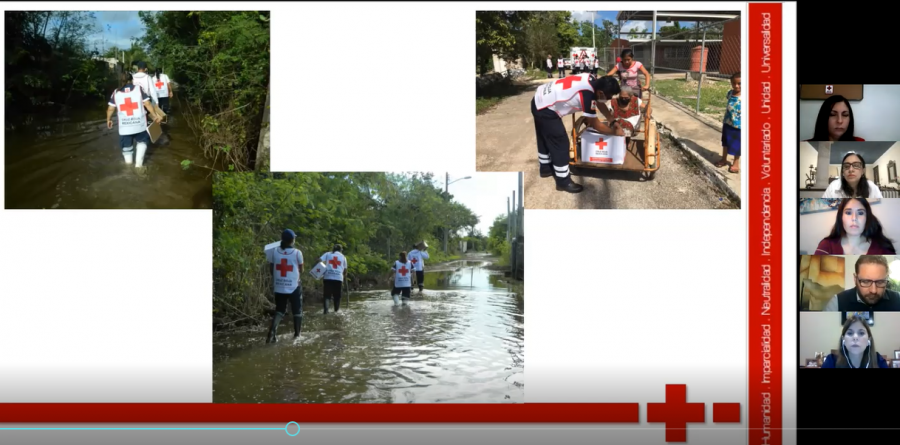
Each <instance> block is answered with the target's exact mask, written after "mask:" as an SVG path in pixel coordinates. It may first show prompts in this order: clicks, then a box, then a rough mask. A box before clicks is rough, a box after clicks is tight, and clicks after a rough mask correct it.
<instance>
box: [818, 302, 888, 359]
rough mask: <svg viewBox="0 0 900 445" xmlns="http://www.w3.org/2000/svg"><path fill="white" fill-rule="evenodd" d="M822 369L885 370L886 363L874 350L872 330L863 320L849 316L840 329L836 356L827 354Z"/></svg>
mask: <svg viewBox="0 0 900 445" xmlns="http://www.w3.org/2000/svg"><path fill="white" fill-rule="evenodd" d="M822 367H823V368H887V367H888V365H887V361H886V360H885V359H884V358H883V357H882V356H881V354H879V353H878V351H877V350H875V340H874V339H873V338H872V330H871V329H869V323H867V322H866V320H865V319H864V318H861V317H857V316H856V315H851V316H849V317H847V321H845V322H844V327H843V329H841V341H840V344H838V353H837V354H828V355H827V356H826V357H825V360H824V361H823V362H822Z"/></svg>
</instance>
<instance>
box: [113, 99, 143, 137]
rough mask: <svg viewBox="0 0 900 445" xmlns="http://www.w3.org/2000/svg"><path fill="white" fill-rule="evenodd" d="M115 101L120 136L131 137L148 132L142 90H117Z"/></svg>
mask: <svg viewBox="0 0 900 445" xmlns="http://www.w3.org/2000/svg"><path fill="white" fill-rule="evenodd" d="M115 101H116V114H117V116H118V118H119V135H121V136H130V135H132V134H138V133H140V132H142V131H147V116H146V115H145V114H144V102H143V101H142V100H141V89H140V88H138V87H135V88H125V91H122V90H116V95H115Z"/></svg>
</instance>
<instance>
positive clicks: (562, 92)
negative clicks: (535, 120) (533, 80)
mask: <svg viewBox="0 0 900 445" xmlns="http://www.w3.org/2000/svg"><path fill="white" fill-rule="evenodd" d="M590 77H591V75H590V74H587V73H585V74H576V75H574V76H568V77H565V78H563V79H557V80H555V81H553V82H547V83H545V84H543V85H541V86H540V87H538V89H537V92H535V94H534V105H535V106H536V107H537V109H538V110H543V109H545V108H549V109H551V110H553V111H555V112H556V114H558V115H559V117H563V116H568V115H570V114H573V113H575V112H577V111H580V110H582V103H581V94H579V93H581V92H582V91H590V92H591V93H593V92H594V87H592V86H591V84H590V82H588V79H589V78H590Z"/></svg>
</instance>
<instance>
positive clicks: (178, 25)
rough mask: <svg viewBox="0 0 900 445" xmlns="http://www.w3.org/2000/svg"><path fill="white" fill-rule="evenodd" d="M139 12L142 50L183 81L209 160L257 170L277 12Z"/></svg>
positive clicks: (181, 98) (182, 99) (188, 115)
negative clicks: (273, 20) (271, 21)
mask: <svg viewBox="0 0 900 445" xmlns="http://www.w3.org/2000/svg"><path fill="white" fill-rule="evenodd" d="M139 14H140V17H141V21H142V22H143V24H144V26H145V27H146V30H145V34H144V37H142V38H141V39H140V41H139V43H140V46H141V47H143V48H146V51H147V54H148V55H149V58H150V60H151V61H152V64H153V66H154V67H156V66H161V67H163V70H164V72H166V73H167V74H168V75H169V77H170V78H171V79H172V80H173V81H175V82H176V83H177V85H178V88H177V96H176V97H177V98H178V104H180V105H182V106H184V107H185V110H183V113H184V118H185V120H186V122H187V124H188V125H189V126H190V127H191V129H192V130H193V131H194V134H195V135H196V136H197V139H198V141H199V142H200V145H201V147H202V148H203V151H204V153H205V155H206V156H207V157H208V158H210V159H213V160H214V163H215V164H216V165H224V166H226V167H225V169H227V170H230V171H248V170H253V169H254V168H255V164H256V149H257V146H258V142H259V132H260V129H261V123H262V116H263V112H264V108H265V103H266V95H267V94H268V90H269V38H270V37H269V12H268V11H238V12H234V11H166V12H140V13H139ZM188 165H190V163H189V164H188Z"/></svg>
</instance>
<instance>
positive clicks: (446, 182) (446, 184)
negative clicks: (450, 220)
mask: <svg viewBox="0 0 900 445" xmlns="http://www.w3.org/2000/svg"><path fill="white" fill-rule="evenodd" d="M444 193H446V194H448V195H449V194H450V173H449V172H447V173H444ZM444 224H447V221H444ZM444 253H447V226H446V225H445V226H444Z"/></svg>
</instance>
